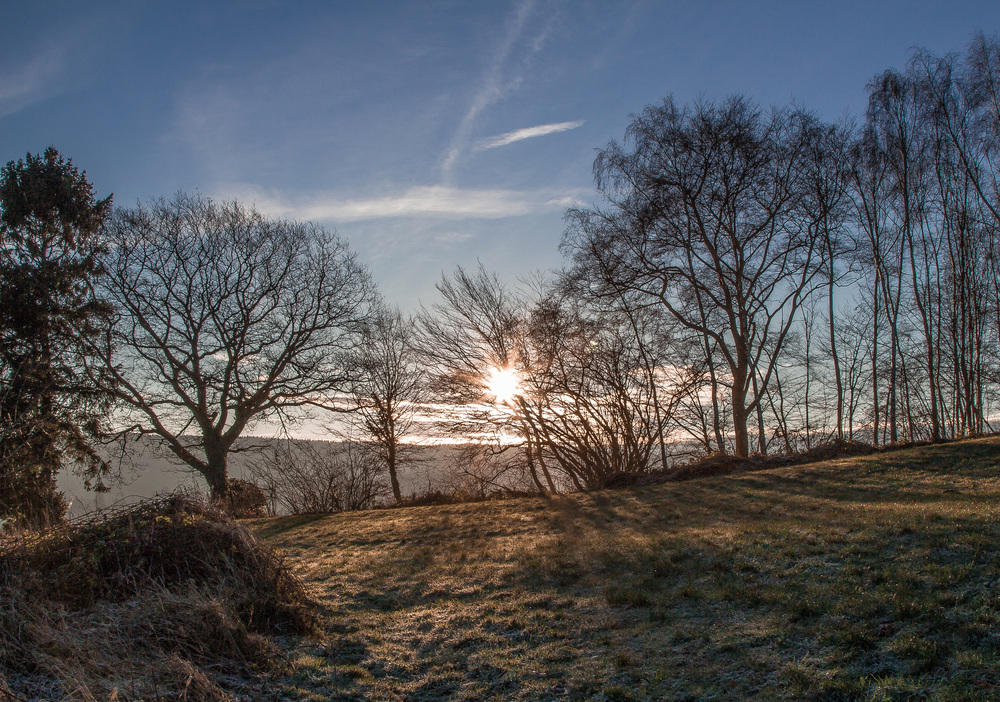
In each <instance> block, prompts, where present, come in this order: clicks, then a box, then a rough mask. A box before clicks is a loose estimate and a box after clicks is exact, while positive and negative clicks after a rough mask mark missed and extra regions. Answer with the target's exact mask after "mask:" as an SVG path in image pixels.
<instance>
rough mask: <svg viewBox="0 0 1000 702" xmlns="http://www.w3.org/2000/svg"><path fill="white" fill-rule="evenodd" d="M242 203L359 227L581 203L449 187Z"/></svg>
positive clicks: (245, 195)
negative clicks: (347, 197)
mask: <svg viewBox="0 0 1000 702" xmlns="http://www.w3.org/2000/svg"><path fill="white" fill-rule="evenodd" d="M232 194H236V195H237V198H238V199H240V200H243V201H252V202H254V204H255V205H256V207H257V208H258V209H260V210H263V211H265V212H267V213H269V214H271V215H275V216H281V217H292V218H295V219H301V220H315V221H337V222H358V221H364V220H376V219H390V218H401V217H438V218H443V219H502V218H504V217H511V216H518V215H527V214H533V213H536V212H542V211H547V210H552V209H557V208H558V209H562V208H566V207H571V206H573V205H576V204H578V200H577V198H575V197H573V196H572V195H570V194H567V193H551V192H549V193H545V192H536V193H525V192H521V191H516V190H502V189H492V190H490V189H481V190H476V189H467V188H455V187H450V186H446V185H431V186H418V187H413V188H410V189H409V190H407V191H405V192H403V193H401V194H399V195H388V196H382V197H372V198H358V199H352V200H335V199H328V198H323V197H319V198H313V199H310V200H304V201H293V200H288V199H285V198H282V197H280V196H277V197H276V196H273V195H269V194H265V193H261V192H246V191H243V192H240V193H238V194H237V193H230V195H232Z"/></svg>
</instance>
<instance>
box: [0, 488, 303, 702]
mask: <svg viewBox="0 0 1000 702" xmlns="http://www.w3.org/2000/svg"><path fill="white" fill-rule="evenodd" d="M317 628H318V620H317V618H316V615H315V614H314V606H313V604H312V601H311V599H310V598H309V597H308V595H307V594H306V592H305V589H304V587H303V586H302V584H301V583H300V582H299V581H298V580H297V579H296V578H295V577H294V576H293V575H292V574H291V572H290V571H289V570H288V569H287V567H286V566H285V565H284V563H283V562H282V560H281V558H280V557H279V556H278V555H277V554H276V552H275V551H273V550H272V549H270V548H269V547H267V546H265V545H263V544H261V543H260V542H259V541H258V540H257V539H256V538H255V537H254V536H253V534H251V533H250V532H249V531H248V530H247V529H245V528H244V527H242V526H241V525H239V524H238V523H236V522H234V521H233V520H232V519H231V518H230V517H228V516H227V515H225V514H224V513H223V512H221V511H220V510H218V509H216V508H214V507H212V506H210V505H207V504H205V503H204V502H201V501H199V500H196V499H193V498H191V497H189V496H186V495H171V496H168V497H164V498H159V499H156V500H152V501H148V502H144V503H140V504H138V505H135V506H133V507H130V508H127V509H124V510H122V511H119V512H116V513H113V514H111V515H105V516H101V517H100V518H97V519H94V520H91V521H87V522H83V523H77V524H72V525H66V526H63V527H59V528H56V529H52V530H50V531H48V532H44V533H41V534H33V535H32V534H29V535H22V536H21V537H20V538H18V539H13V538H10V539H7V540H6V541H5V542H3V543H2V544H0V680H2V679H3V678H4V677H6V679H7V684H8V685H10V686H11V688H12V689H13V690H15V691H20V694H23V695H26V696H29V697H30V696H34V697H41V698H44V699H59V698H61V697H64V696H65V694H66V691H67V690H68V689H69V688H70V686H72V687H73V688H79V686H80V685H83V686H84V687H83V689H87V690H90V694H91V696H93V697H97V698H102V699H107V698H108V696H109V695H110V694H112V693H113V687H114V685H117V684H120V683H114V681H116V680H117V681H121V680H123V679H129V677H131V679H132V680H133V682H134V686H135V687H136V688H137V689H143V690H145V692H144V693H143V694H142V695H139V698H156V699H159V698H160V697H161V696H162V695H163V694H164V693H169V694H168V696H170V695H173V693H174V692H177V693H181V692H184V691H185V690H186V693H185V694H186V695H187V697H185V698H184V699H205V700H224V699H231V698H230V696H229V695H228V694H227V693H225V692H224V691H223V690H222V688H220V687H219V686H218V685H217V684H216V683H214V682H212V681H211V675H215V674H218V673H221V672H225V673H227V674H228V675H229V676H230V678H231V677H232V676H233V675H240V674H247V675H250V674H255V671H259V670H264V669H268V668H273V667H274V665H275V664H278V663H280V661H281V660H282V659H281V657H280V655H278V652H277V649H276V648H275V647H274V646H273V644H271V643H270V642H269V641H268V640H267V639H266V638H265V636H266V635H273V634H313V633H315V632H316V631H317ZM202 670H204V671H209V673H210V674H206V673H204V672H201V671H202ZM192 671H197V674H195V673H194V672H192ZM227 679H229V678H227ZM192 686H194V687H195V688H197V692H193V689H194V688H193V687H192ZM0 689H2V688H0ZM135 694H138V693H135ZM175 698H176V697H175ZM0 699H3V695H2V693H0Z"/></svg>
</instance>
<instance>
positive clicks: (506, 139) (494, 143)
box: [476, 119, 585, 151]
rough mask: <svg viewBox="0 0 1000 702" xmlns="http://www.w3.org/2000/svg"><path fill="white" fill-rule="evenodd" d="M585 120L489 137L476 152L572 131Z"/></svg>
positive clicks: (481, 142) (477, 146)
mask: <svg viewBox="0 0 1000 702" xmlns="http://www.w3.org/2000/svg"><path fill="white" fill-rule="evenodd" d="M584 123H585V120H582V119H578V120H576V121H575V122H553V123H552V124H539V125H538V126H536V127H525V128H524V129H515V130H514V131H512V132H506V133H504V134H498V135H497V136H492V137H487V138H485V139H483V140H482V141H480V142H479V143H478V144H477V145H476V151H483V150H485V149H495V148H497V147H498V146H507V144H513V143H514V142H516V141H524V140H525V139H531V138H532V137H540V136H545V135H546V134H555V133H556V132H566V131H569V130H570V129H576V128H577V127H582V126H583V125H584Z"/></svg>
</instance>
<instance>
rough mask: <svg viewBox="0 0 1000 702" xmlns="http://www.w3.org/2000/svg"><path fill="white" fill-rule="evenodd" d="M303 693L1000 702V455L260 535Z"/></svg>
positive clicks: (467, 508)
mask: <svg viewBox="0 0 1000 702" xmlns="http://www.w3.org/2000/svg"><path fill="white" fill-rule="evenodd" d="M257 526H258V528H259V530H260V533H261V534H262V535H263V536H264V537H265V538H266V539H267V540H269V541H270V543H271V544H273V545H275V546H278V547H279V548H280V549H282V550H283V551H284V552H285V554H286V555H287V556H288V558H289V560H290V562H291V563H292V565H293V568H294V570H295V572H297V573H298V574H299V575H300V576H302V577H303V578H304V579H305V581H306V583H307V586H308V587H309V588H310V590H311V591H312V593H313V594H314V596H315V597H317V598H318V599H319V600H320V602H321V603H322V606H323V608H324V618H325V622H326V623H325V634H324V635H323V637H321V639H320V640H318V641H309V640H302V641H300V642H299V643H298V644H296V645H295V646H294V647H293V648H292V650H291V651H290V653H291V656H292V658H293V661H294V666H295V668H294V671H295V672H294V673H293V674H291V675H290V676H288V677H286V678H284V679H282V681H281V683H280V685H281V687H282V688H284V692H283V695H286V696H287V697H288V698H289V699H313V700H322V699H379V700H391V699H400V700H402V699H407V700H435V699H469V700H472V699H524V700H544V699H599V700H600V699H604V700H632V699H636V700H638V699H678V700H683V699H690V700H700V699H817V700H819V699H824V700H837V699H844V700H847V699H851V700H853V699H861V700H897V699H935V700H947V699H953V700H961V699H968V700H981V699H1000V692H998V689H1000V657H998V656H1000V550H998V548H997V544H998V543H1000V440H998V439H996V438H990V439H980V440H973V441H964V442H956V443H951V444H945V445H938V446H925V447H919V448H911V449H906V450H903V451H899V452H894V453H884V454H878V455H874V456H869V457H865V458H851V459H842V460H838V461H829V462H824V463H818V464H812V465H803V466H797V467H791V468H781V469H773V470H768V471H761V472H754V473H748V474H743V475H730V476H724V477H715V478H705V479H702V480H696V481H691V482H685V483H667V484H663V485H656V486H647V487H640V488H630V489H626V490H621V491H605V492H598V493H589V494H577V495H568V496H561V497H558V498H555V499H551V500H544V499H540V498H539V499H518V500H511V501H506V502H489V503H479V504H466V505H447V506H437V507H415V508H407V509H399V510H385V511H375V512H359V513H353V514H341V515H332V516H327V517H288V518H279V519H273V520H264V521H261V522H259V523H258V525H257Z"/></svg>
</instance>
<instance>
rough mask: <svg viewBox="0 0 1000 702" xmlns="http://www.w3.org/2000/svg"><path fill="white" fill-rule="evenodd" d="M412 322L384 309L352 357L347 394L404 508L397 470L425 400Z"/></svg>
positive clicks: (362, 338) (375, 316)
mask: <svg viewBox="0 0 1000 702" xmlns="http://www.w3.org/2000/svg"><path fill="white" fill-rule="evenodd" d="M412 336H413V323H412V321H410V320H408V319H406V318H404V317H403V315H402V314H401V313H400V312H399V311H398V310H389V309H381V310H379V311H378V312H377V313H376V314H375V315H374V317H373V319H372V322H371V324H370V325H369V326H368V327H367V328H366V329H365V331H364V333H363V334H362V337H361V340H360V342H359V344H358V347H357V348H356V349H355V350H354V351H353V352H352V354H351V357H352V360H351V366H352V368H353V370H354V376H353V378H352V379H351V383H350V390H349V394H350V397H351V399H352V401H353V409H354V410H355V411H356V412H357V415H358V420H359V421H358V424H359V425H360V427H361V428H362V429H363V430H364V433H365V434H366V435H367V438H368V439H370V440H371V441H372V442H373V443H374V444H375V445H376V446H377V447H378V452H379V456H380V457H381V460H382V463H383V465H384V466H385V469H386V471H387V473H388V475H389V482H390V484H391V485H392V494H393V497H394V499H395V500H396V503H397V504H400V503H402V501H403V495H402V493H401V492H400V489H399V477H398V471H399V467H400V462H401V459H402V456H403V454H404V453H405V448H406V447H405V444H403V443H402V438H403V437H404V436H406V434H407V433H408V432H409V430H410V427H411V426H412V424H413V415H414V412H415V411H416V408H417V403H418V402H419V400H420V398H421V396H422V389H423V384H422V381H423V375H424V373H423V370H422V369H421V368H420V366H419V365H418V363H417V359H416V353H415V351H414V349H413V345H412V341H413V339H412Z"/></svg>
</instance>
